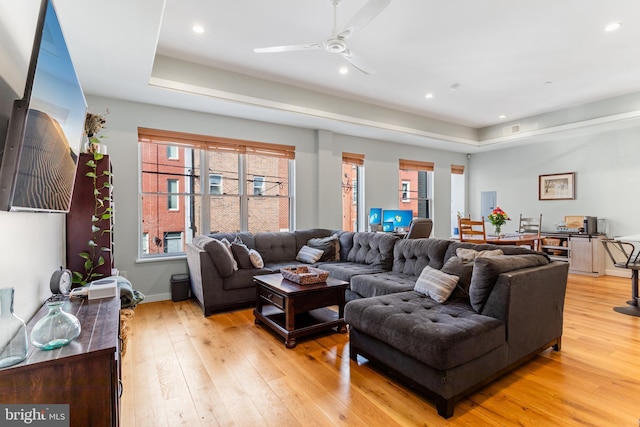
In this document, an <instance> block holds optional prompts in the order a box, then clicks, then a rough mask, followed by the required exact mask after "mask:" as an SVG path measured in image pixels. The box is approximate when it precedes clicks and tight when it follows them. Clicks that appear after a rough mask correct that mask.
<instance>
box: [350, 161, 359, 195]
mask: <svg viewBox="0 0 640 427" xmlns="http://www.w3.org/2000/svg"><path fill="white" fill-rule="evenodd" d="M355 168H357V167H356V166H354V169H355ZM355 176H356V177H355V178H353V181H352V184H353V191H352V192H351V194H352V195H353V197H352V200H351V202H352V203H353V204H356V203H358V174H357V173H355Z"/></svg>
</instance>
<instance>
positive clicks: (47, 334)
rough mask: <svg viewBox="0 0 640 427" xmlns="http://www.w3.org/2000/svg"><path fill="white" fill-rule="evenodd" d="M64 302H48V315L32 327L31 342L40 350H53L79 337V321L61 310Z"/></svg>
mask: <svg viewBox="0 0 640 427" xmlns="http://www.w3.org/2000/svg"><path fill="white" fill-rule="evenodd" d="M63 304H64V301H49V302H47V307H48V308H49V313H47V315H46V316H44V317H43V318H42V319H40V320H38V323H36V325H35V326H34V327H33V330H32V331H31V342H32V343H33V345H35V346H36V347H38V348H41V349H42V350H53V349H54V348H60V347H63V346H65V345H67V344H69V343H70V342H71V341H73V340H74V339H76V338H78V335H80V321H79V320H78V319H77V318H76V316H74V315H73V314H69V313H67V312H66V311H64V310H63V309H62V305H63Z"/></svg>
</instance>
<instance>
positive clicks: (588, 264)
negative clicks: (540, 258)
mask: <svg viewBox="0 0 640 427" xmlns="http://www.w3.org/2000/svg"><path fill="white" fill-rule="evenodd" d="M542 237H543V239H542V245H541V246H540V248H541V249H540V250H541V251H543V252H545V253H546V254H548V255H549V257H550V258H551V259H552V260H556V261H566V262H568V263H569V273H575V274H584V275H588V276H596V277H598V276H602V275H604V274H605V259H604V249H603V246H602V239H604V238H606V236H605V235H604V234H594V235H587V234H571V233H542ZM549 239H551V240H555V241H556V243H557V244H550V243H549Z"/></svg>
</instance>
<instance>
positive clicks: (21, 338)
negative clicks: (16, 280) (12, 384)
mask: <svg viewBox="0 0 640 427" xmlns="http://www.w3.org/2000/svg"><path fill="white" fill-rule="evenodd" d="M13 295H14V288H2V289H0V368H6V367H7V366H12V365H15V364H16V363H20V362H22V361H23V360H24V359H25V358H26V357H27V349H28V348H29V345H28V343H27V327H26V325H25V324H24V322H23V321H22V319H20V318H19V317H18V316H16V315H15V313H14V312H13Z"/></svg>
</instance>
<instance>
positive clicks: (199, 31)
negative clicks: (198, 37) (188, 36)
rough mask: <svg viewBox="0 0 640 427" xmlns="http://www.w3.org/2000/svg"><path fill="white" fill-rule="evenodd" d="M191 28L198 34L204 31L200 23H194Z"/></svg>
mask: <svg viewBox="0 0 640 427" xmlns="http://www.w3.org/2000/svg"><path fill="white" fill-rule="evenodd" d="M192 29H193V32H194V33H198V34H202V33H204V27H203V26H202V25H194V26H193V27H192Z"/></svg>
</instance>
